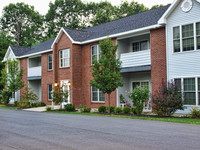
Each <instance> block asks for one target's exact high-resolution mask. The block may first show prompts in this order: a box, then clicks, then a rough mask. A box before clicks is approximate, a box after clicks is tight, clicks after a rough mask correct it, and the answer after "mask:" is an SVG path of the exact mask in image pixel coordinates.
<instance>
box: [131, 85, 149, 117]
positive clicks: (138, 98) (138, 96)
mask: <svg viewBox="0 0 200 150" xmlns="http://www.w3.org/2000/svg"><path fill="white" fill-rule="evenodd" d="M128 97H129V98H130V99H132V102H133V106H134V107H135V108H136V114H137V115H141V113H142V111H143V107H144V103H145V102H146V101H147V100H148V98H149V90H148V89H146V88H141V87H138V88H135V89H133V91H132V92H131V93H129V95H128Z"/></svg>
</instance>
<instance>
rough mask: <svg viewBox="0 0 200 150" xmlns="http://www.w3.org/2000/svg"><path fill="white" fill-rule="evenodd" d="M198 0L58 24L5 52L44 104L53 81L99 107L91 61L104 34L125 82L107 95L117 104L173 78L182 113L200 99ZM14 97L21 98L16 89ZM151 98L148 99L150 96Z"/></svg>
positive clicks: (73, 98) (101, 100)
mask: <svg viewBox="0 0 200 150" xmlns="http://www.w3.org/2000/svg"><path fill="white" fill-rule="evenodd" d="M199 15H200V1H199V0H175V1H174V2H173V3H172V4H171V5H167V6H163V7H160V8H156V9H153V10H149V11H145V12H142V13H139V14H136V15H132V16H128V17H125V18H122V19H118V20H115V21H111V22H108V23H104V24H100V25H97V26H94V27H90V28H86V29H82V30H75V29H70V28H62V29H61V30H60V32H59V33H58V35H57V37H55V38H53V39H50V40H48V41H45V42H43V43H41V44H39V45H37V46H34V47H32V48H26V47H14V46H10V47H9V48H8V50H7V53H6V55H5V58H4V62H6V60H7V59H8V58H15V59H19V60H20V67H21V68H23V69H24V75H23V81H24V82H25V83H27V84H28V85H29V87H31V88H32V89H33V90H34V91H35V93H36V94H37V95H38V97H39V100H40V101H43V102H45V103H46V104H51V103H52V95H51V92H52V90H53V87H54V86H62V85H64V88H65V89H67V90H69V91H70V95H69V97H68V103H72V104H75V105H76V106H79V105H80V104H82V105H87V106H88V107H92V108H97V107H99V106H100V105H108V101H107V95H104V94H103V93H102V92H101V91H99V90H98V89H96V88H95V87H91V86H90V80H91V79H92V75H91V67H92V64H93V62H94V60H98V59H99V55H100V49H99V45H98V44H99V41H100V40H102V39H105V38H107V37H108V36H109V37H110V38H111V39H112V40H113V41H114V42H115V43H116V44H118V45H119V47H118V51H117V53H118V54H120V55H121V58H120V59H121V61H122V70H121V75H122V77H123V80H124V86H123V87H119V88H118V89H117V90H116V91H114V92H113V93H112V95H111V105H113V106H120V100H119V95H120V94H122V95H123V96H124V97H125V99H126V101H127V102H128V103H130V104H132V103H131V100H130V99H129V98H128V97H127V94H128V92H130V91H131V90H132V89H133V88H135V87H137V86H142V87H146V88H148V89H149V91H150V93H151V94H152V95H154V94H155V92H156V91H157V90H159V89H160V87H161V85H162V82H165V83H167V82H168V81H170V82H175V83H176V84H177V85H178V86H179V88H180V92H182V93H183V95H184V97H183V99H184V103H185V106H186V109H185V111H184V112H185V113H187V112H189V110H190V109H191V107H193V106H199V105H200V63H199V58H200V17H199ZM23 90H24V89H21V90H20V91H18V92H16V97H17V98H18V100H20V93H21V92H22V91H23ZM150 101H151V100H150Z"/></svg>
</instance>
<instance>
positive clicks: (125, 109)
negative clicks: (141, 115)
mask: <svg viewBox="0 0 200 150" xmlns="http://www.w3.org/2000/svg"><path fill="white" fill-rule="evenodd" d="M130 111H131V109H130V107H124V109H123V113H125V114H129V113H130Z"/></svg>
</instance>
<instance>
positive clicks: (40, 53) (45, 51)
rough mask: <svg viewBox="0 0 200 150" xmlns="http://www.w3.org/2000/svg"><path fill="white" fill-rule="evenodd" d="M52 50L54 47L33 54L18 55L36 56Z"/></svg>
mask: <svg viewBox="0 0 200 150" xmlns="http://www.w3.org/2000/svg"><path fill="white" fill-rule="evenodd" d="M52 51H53V50H52V49H49V50H44V51H41V52H37V53H32V54H28V55H23V56H20V57H18V58H25V57H30V56H35V55H39V54H43V53H48V52H52Z"/></svg>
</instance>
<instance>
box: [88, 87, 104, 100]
mask: <svg viewBox="0 0 200 150" xmlns="http://www.w3.org/2000/svg"><path fill="white" fill-rule="evenodd" d="M97 91H98V92H97V95H98V101H93V99H92V98H93V92H92V86H91V102H92V103H105V100H106V97H105V94H104V101H100V97H99V91H100V90H99V89H97Z"/></svg>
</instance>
